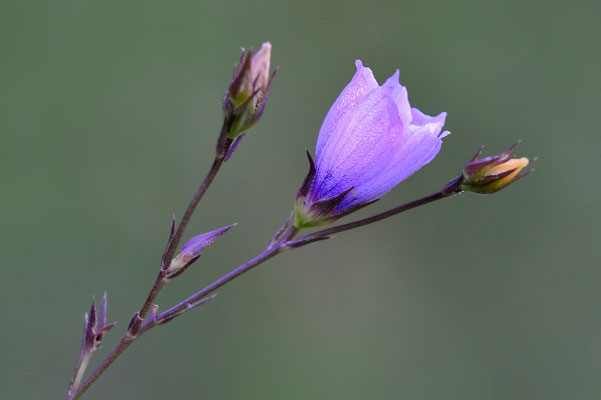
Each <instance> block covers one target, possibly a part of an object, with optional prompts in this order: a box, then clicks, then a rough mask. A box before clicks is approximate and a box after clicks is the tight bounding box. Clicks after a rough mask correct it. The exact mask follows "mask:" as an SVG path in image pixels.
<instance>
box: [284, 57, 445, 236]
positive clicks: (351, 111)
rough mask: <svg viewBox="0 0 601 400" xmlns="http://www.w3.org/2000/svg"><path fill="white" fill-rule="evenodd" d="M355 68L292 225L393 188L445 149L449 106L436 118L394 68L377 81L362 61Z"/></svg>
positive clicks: (316, 221) (326, 126)
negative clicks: (412, 99) (412, 101)
mask: <svg viewBox="0 0 601 400" xmlns="http://www.w3.org/2000/svg"><path fill="white" fill-rule="evenodd" d="M355 65H356V66H357V72H356V73H355V76H354V77H353V80H352V81H351V82H350V83H349V84H348V85H347V86H346V88H344V90H343V91H342V93H340V96H338V99H337V100H336V102H335V103H334V105H333V106H332V108H330V111H329V112H328V115H327V116H326V118H325V120H324V122H323V124H322V126H321V129H320V131H319V137H318V139H317V146H316V157H315V163H313V161H312V160H311V157H310V156H309V161H310V163H311V169H310V171H309V174H308V175H307V178H306V179H305V182H304V184H303V186H302V187H301V189H300V191H299V193H298V196H297V200H296V207H295V221H294V223H295V226H296V227H298V228H300V227H307V226H315V225H320V224H324V223H328V222H331V221H332V220H334V219H337V218H340V217H341V216H343V215H346V214H348V213H350V212H352V211H354V210H356V209H358V208H360V207H362V206H365V205H367V204H369V203H371V202H373V201H375V200H377V199H379V198H380V197H382V196H383V195H384V194H385V193H387V192H388V191H390V189H392V188H393V187H395V186H396V185H397V184H399V183H400V182H401V181H403V180H404V179H406V178H407V177H409V176H410V175H411V174H413V173H414V172H416V171H417V170H418V169H420V168H421V167H422V166H424V165H426V164H427V163H429V162H430V161H431V160H432V159H433V158H434V157H435V156H436V154H438V151H439V150H440V146H441V145H442V140H441V138H443V137H444V136H446V135H448V134H449V132H448V131H445V132H443V133H442V134H441V130H442V127H443V125H444V122H445V118H446V113H444V112H443V113H440V114H439V115H437V116H435V117H431V116H429V115H426V114H424V113H422V112H421V111H419V110H418V109H417V108H412V107H411V106H410V105H409V99H408V97H407V89H405V87H403V86H401V85H400V84H399V71H398V70H397V71H396V72H395V73H394V74H393V75H392V76H391V77H390V78H388V80H386V82H385V83H384V84H383V85H382V86H379V85H378V82H377V81H376V80H375V78H374V76H373V73H372V72H371V70H370V69H369V68H366V67H364V66H363V64H362V63H361V61H359V60H357V61H356V63H355Z"/></svg>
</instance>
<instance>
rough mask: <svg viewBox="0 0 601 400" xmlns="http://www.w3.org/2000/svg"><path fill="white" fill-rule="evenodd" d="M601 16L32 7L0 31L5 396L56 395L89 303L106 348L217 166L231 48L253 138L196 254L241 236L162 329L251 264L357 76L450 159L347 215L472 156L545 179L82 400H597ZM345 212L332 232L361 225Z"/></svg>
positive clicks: (467, 209)
mask: <svg viewBox="0 0 601 400" xmlns="http://www.w3.org/2000/svg"><path fill="white" fill-rule="evenodd" d="M600 16H601V6H600V3H599V2H598V1H590V2H584V1H582V2H580V1H575V2H568V1H560V0H552V1H531V2H526V1H517V0H516V1H456V2H451V1H443V0H440V1H419V2H410V1H380V0H374V1H369V2H362V1H331V2H323V1H305V2H300V1H298V2H291V3H286V2H279V1H271V2H241V1H231V2H228V1H222V2H217V1H176V2H168V1H148V0H146V1H82V0H77V1H75V0H73V1H36V2H29V1H23V2H10V3H4V4H3V5H2V10H1V13H0V22H1V23H0V33H1V36H0V37H1V39H0V40H1V41H2V46H1V54H2V62H1V64H0V82H1V85H0V88H1V90H0V183H1V185H2V200H1V204H2V207H0V220H1V227H2V228H1V234H2V238H1V241H0V243H1V245H0V246H1V250H2V260H3V261H2V270H3V276H2V279H1V280H0V302H1V304H2V310H3V312H2V319H1V320H2V322H1V325H0V329H1V331H0V334H1V338H2V340H1V345H0V346H1V351H2V362H1V364H0V387H1V393H2V395H1V397H2V398H3V399H46V398H48V399H56V398H63V396H64V393H65V391H66V388H67V384H68V380H69V377H70V374H71V371H72V367H73V364H74V362H75V359H76V353H77V351H78V349H79V341H80V334H81V329H82V323H83V314H84V312H85V311H86V310H87V309H88V307H89V302H90V300H91V298H92V296H93V295H95V296H96V298H99V297H100V296H101V295H102V293H103V292H104V291H105V290H107V291H108V294H109V318H110V319H111V320H117V321H118V322H119V323H118V326H117V328H115V330H114V331H113V332H111V334H110V335H109V336H108V337H107V338H106V341H105V344H104V348H103V349H102V350H100V352H99V353H98V355H97V356H96V357H95V360H94V362H93V365H92V367H94V366H95V365H96V363H98V362H99V361H100V359H101V358H102V357H103V356H104V355H106V354H107V353H108V351H109V350H110V349H111V348H112V347H113V346H114V345H115V344H116V343H117V341H118V339H119V337H120V335H121V333H122V332H123V329H124V328H125V327H126V325H127V322H128V321H129V319H130V317H131V315H132V313H133V312H134V311H135V310H136V308H137V307H139V306H140V305H141V302H142V300H143V297H144V296H145V295H146V292H147V290H148V288H149V287H150V285H151V284H152V282H153V280H154V277H155V273H156V269H157V267H158V260H159V258H160V255H161V252H162V250H163V246H164V244H165V241H166V238H167V234H168V228H169V225H170V219H171V215H172V214H173V213H175V214H176V215H177V216H181V215H182V213H183V211H184V209H185V207H186V204H187V202H188V200H189V198H190V197H191V195H192V193H193V192H194V190H195V189H196V186H197V185H198V183H199V182H200V179H201V177H202V176H203V175H204V173H205V171H206V169H207V168H208V167H209V165H210V161H211V157H212V155H213V149H214V144H215V141H216V135H217V132H218V130H219V128H220V123H221V109H220V101H221V96H222V94H223V92H224V91H225V88H226V86H227V85H228V83H229V81H230V78H231V73H232V68H233V65H234V62H235V61H236V60H237V58H238V56H239V49H240V47H241V46H244V47H254V48H255V49H258V48H259V47H260V44H261V42H263V41H271V42H272V44H273V58H272V63H273V65H275V66H279V67H280V70H279V72H278V75H277V77H276V79H275V82H274V84H273V88H272V91H271V94H270V98H269V102H268V106H267V109H266V111H265V114H264V116H263V119H262V121H261V122H260V123H259V125H258V126H257V127H256V128H255V129H254V130H253V131H251V134H250V135H249V136H247V138H246V139H245V140H244V142H243V143H242V145H241V146H240V147H239V149H238V151H237V153H236V156H235V157H234V158H233V159H232V160H231V161H230V162H228V164H227V165H226V168H224V169H223V170H222V171H221V173H220V174H219V176H218V178H217V179H216V181H215V183H214V185H213V186H212V187H211V189H210V191H209V192H208V194H207V196H206V198H205V199H204V200H203V201H202V203H201V207H200V209H199V210H198V212H197V214H196V215H195V217H194V219H193V220H192V223H191V225H190V226H189V230H188V234H187V237H190V236H192V235H193V234H198V233H202V232H205V231H208V230H211V229H215V228H217V227H220V226H223V225H226V224H229V223H232V222H238V226H237V227H236V228H235V229H234V230H232V231H231V232H230V233H228V234H227V235H226V236H225V237H224V238H222V239H220V240H219V241H217V242H216V243H215V244H214V245H213V246H212V247H210V248H209V249H208V250H207V251H205V253H204V256H203V257H202V258H201V260H200V261H199V262H198V263H197V264H196V265H195V266H194V267H193V268H191V269H190V270H189V271H188V272H186V274H185V275H183V277H182V278H181V279H179V280H177V281H175V282H174V283H172V284H170V285H169V286H168V287H166V288H165V290H164V292H163V293H162V294H161V296H160V297H159V299H158V303H159V305H160V306H161V308H163V309H165V308H167V307H169V306H170V305H173V304H174V303H176V302H177V301H178V300H180V299H181V298H183V297H184V296H186V295H189V294H191V293H193V292H194V291H196V290H197V289H199V288H200V287H201V286H203V285H204V284H207V283H209V282H210V281H211V280H213V279H215V278H217V277H218V276H220V275H221V274H223V273H225V272H227V271H229V270H230V269H232V268H233V267H235V266H236V265H238V264H240V263H242V262H244V261H246V260H247V259H249V258H250V257H252V256H254V255H255V254H257V253H258V252H260V251H261V250H262V249H263V248H264V246H265V245H266V243H267V241H268V240H269V238H270V237H271V235H272V233H273V232H274V231H275V229H277V228H278V227H279V226H280V224H281V222H282V221H283V219H284V218H285V217H286V216H287V215H288V212H289V210H290V209H291V206H292V202H293V197H294V195H295V193H296V190H297V189H298V187H299V185H300V183H301V182H302V180H303V178H304V176H305V173H306V170H307V165H306V159H305V154H304V150H305V148H309V149H313V148H314V145H315V140H316V137H317V132H318V130H319V127H320V125H321V122H322V120H323V118H324V116H325V114H326V112H327V110H328V108H329V106H330V105H331V103H332V102H333V101H334V99H335V98H336V97H337V95H338V93H339V92H340V91H341V90H342V88H343V87H344V86H345V85H346V84H347V82H348V81H349V80H350V79H351V77H352V75H353V73H354V71H355V67H354V61H355V59H356V58H361V59H362V60H363V61H364V63H365V65H367V66H369V67H371V68H372V69H373V71H374V73H375V75H376V78H377V79H378V80H379V81H380V82H383V80H385V79H386V78H387V77H388V76H389V75H391V74H392V73H393V72H394V70H395V69H396V68H399V69H400V71H401V82H402V83H403V84H404V85H406V86H407V88H408V90H409V97H410V101H411V103H412V104H413V105H415V106H417V107H419V108H420V109H421V110H422V111H424V112H426V113H429V114H437V113H438V112H440V111H443V110H444V111H447V112H448V118H447V125H446V128H447V129H449V130H451V131H452V133H453V134H452V135H451V136H450V137H448V138H446V139H445V144H444V146H443V150H442V151H441V153H440V154H439V156H438V157H437V158H436V159H435V160H434V161H433V162H432V163H431V164H429V165H428V166H427V167H425V168H424V169H423V170H421V171H419V172H418V173H417V174H415V175H414V176H412V177H411V178H410V179H408V180H407V181H406V182H404V183H403V184H401V185H400V186H399V187H397V188H396V189H395V190H393V191H392V192H391V193H390V194H388V195H387V196H386V197H385V198H384V199H383V200H382V201H380V202H378V203H377V204H375V205H373V206H371V207H369V208H367V209H364V210H362V211H361V213H359V214H358V215H356V216H353V218H356V217H360V216H367V215H369V214H371V213H375V212H377V211H381V210H384V209H387V208H390V207H393V206H395V205H397V204H400V203H402V202H405V201H408V200H412V199H414V198H416V197H420V196H423V195H426V194H429V193H431V192H433V191H435V190H437V189H439V188H440V187H441V185H444V184H445V183H446V181H447V179H449V178H451V177H453V176H455V175H456V174H457V173H458V171H459V169H460V168H461V167H462V166H463V164H464V163H465V162H466V160H467V159H468V158H469V157H470V156H471V155H472V154H473V152H474V151H475V150H476V148H477V147H478V146H480V145H481V144H486V145H487V147H486V149H485V152H486V153H487V154H495V153H498V152H500V151H502V150H504V149H505V148H506V147H507V146H508V145H510V144H512V143H513V142H514V141H515V140H516V139H524V142H523V143H522V145H520V147H519V148H518V150H517V154H518V155H520V156H539V157H540V158H539V160H538V161H536V163H535V167H536V168H537V171H536V172H535V173H534V174H532V175H530V176H528V177H527V178H526V179H524V180H522V181H520V182H519V183H516V184H515V185H513V186H512V187H510V188H508V189H507V190H504V191H502V192H500V193H498V194H496V195H494V196H490V197H482V196H476V195H468V194H466V195H462V196H458V197H455V198H452V199H449V200H444V201H442V202H439V203H435V204H432V205H429V206H426V207H423V208H420V209H417V210H413V211H411V212H409V213H407V214H405V215H402V216H397V217H395V218H393V219H390V220H387V221H384V222H381V223H379V224H377V225H372V226H369V227H366V228H362V229H360V230H357V231H352V232H347V233H342V234H339V235H337V237H336V238H335V239H334V240H330V241H326V242H322V243H317V244H314V245H312V246H310V247H306V248H303V249H299V250H297V251H294V252H290V253H287V254H284V255H282V256H278V257H277V258H275V259H273V260H271V261H269V262H268V263H267V264H265V265H263V266H261V267H260V268H259V269H257V270H255V271H254V272H252V273H251V274H249V275H247V276H244V277H242V278H241V279H238V280H236V281H234V282H233V283H231V284H230V285H228V286H226V287H224V288H222V289H221V290H219V295H218V296H217V298H216V299H215V300H214V301H213V302H210V303H209V304H207V305H205V306H203V307H202V308H200V309H198V310H195V311H194V312H191V313H189V314H187V315H185V316H183V317H181V318H180V319H178V320H176V321H175V322H173V323H172V324H169V325H166V326H164V327H162V328H159V329H156V330H154V331H151V332H149V334H147V335H145V336H144V337H143V338H142V339H141V340H140V341H139V342H137V343H135V344H134V345H133V346H132V347H131V348H130V349H128V350H127V352H126V353H124V355H123V356H122V357H121V358H120V359H119V360H118V361H117V362H116V363H115V364H114V365H113V366H112V367H111V368H110V369H109V370H108V371H107V372H106V374H105V375H104V376H103V377H102V378H101V379H100V380H99V381H98V382H97V383H96V384H95V385H94V386H93V387H92V388H91V390H90V391H89V392H88V393H87V394H86V396H85V397H84V398H85V399H90V400H92V399H107V398H108V399H164V398H172V397H175V398H179V399H188V398H191V399H241V398H243V399H291V400H292V399H372V398H373V399H533V398H536V399H539V398H540V399H566V398H577V399H598V398H600V397H601V290H600V285H601V263H600V261H601V251H600V249H599V238H600V233H601V232H600V228H599V222H600V217H601V209H600V207H599V196H600V194H601V193H600V192H601V189H600V185H599V172H600V171H599V162H600V161H601V151H600V148H601V138H600V137H601V135H600V134H599V126H598V119H599V116H600V111H599V110H600V106H601V101H600V98H601V77H600V75H599V71H600V70H601V55H600V54H601V52H600V51H599V39H600V38H601V28H600V25H599V17H600ZM351 219H352V218H347V219H346V220H347V221H350V220H351Z"/></svg>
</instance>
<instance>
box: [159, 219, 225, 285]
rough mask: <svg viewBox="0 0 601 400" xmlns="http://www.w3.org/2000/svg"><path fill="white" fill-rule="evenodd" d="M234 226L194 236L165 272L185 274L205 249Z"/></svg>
mask: <svg viewBox="0 0 601 400" xmlns="http://www.w3.org/2000/svg"><path fill="white" fill-rule="evenodd" d="M234 225H235V224H234ZM234 225H228V226H224V227H223V228H219V229H217V230H214V231H211V232H207V233H203V234H202V235H198V236H194V237H193V238H192V239H190V240H188V242H187V243H186V244H185V245H183V246H182V251H181V253H179V254H178V255H177V256H176V257H175V258H174V259H173V260H171V264H170V265H169V267H168V268H167V269H166V270H165V271H167V272H173V273H178V272H179V271H180V270H182V272H183V269H186V268H188V267H189V266H190V264H192V263H193V262H194V261H196V260H197V259H198V257H200V253H201V252H202V250H203V249H204V248H205V247H207V246H208V245H210V244H211V243H213V242H214V241H215V239H217V238H218V237H219V236H221V235H223V234H224V233H225V232H227V231H229V230H230V229H231V228H232V227H233V226H234ZM178 275H179V274H178Z"/></svg>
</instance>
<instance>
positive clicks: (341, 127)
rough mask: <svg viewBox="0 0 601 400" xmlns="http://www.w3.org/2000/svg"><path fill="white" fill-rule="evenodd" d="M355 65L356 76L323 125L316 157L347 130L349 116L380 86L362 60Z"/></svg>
mask: <svg viewBox="0 0 601 400" xmlns="http://www.w3.org/2000/svg"><path fill="white" fill-rule="evenodd" d="M355 66H356V67H357V72H355V76H353V79H352V80H351V82H350V83H349V84H348V85H347V86H346V87H345V88H344V89H343V90H342V92H341V93H340V95H339V96H338V98H337V99H336V101H335V102H334V104H333V105H332V107H331V108H330V111H328V115H326V118H325V120H324V121H323V124H322V125H321V129H320V130H319V137H318V138H317V146H316V154H315V156H316V158H319V157H320V154H321V152H322V151H323V148H324V147H325V145H326V143H327V142H328V141H329V140H330V139H331V137H332V136H336V135H339V134H342V133H344V132H345V130H346V128H347V126H348V123H349V116H350V115H352V113H353V112H354V110H355V109H356V108H357V106H358V105H359V104H361V101H362V100H363V99H364V98H365V97H366V96H367V95H368V94H369V93H370V92H371V91H372V90H374V89H376V88H378V87H379V86H378V82H377V81H376V79H375V78H374V74H373V73H372V72H371V69H369V68H367V67H364V66H363V63H362V62H361V60H357V61H355Z"/></svg>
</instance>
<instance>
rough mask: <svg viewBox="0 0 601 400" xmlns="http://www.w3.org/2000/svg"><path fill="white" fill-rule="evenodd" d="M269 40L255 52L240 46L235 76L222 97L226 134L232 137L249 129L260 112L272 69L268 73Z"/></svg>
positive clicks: (229, 137)
mask: <svg viewBox="0 0 601 400" xmlns="http://www.w3.org/2000/svg"><path fill="white" fill-rule="evenodd" d="M270 61H271V44H270V43H269V42H266V43H263V45H262V46H261V49H260V50H259V51H258V52H257V53H256V54H255V55H253V54H252V50H249V51H248V52H246V51H244V50H242V55H241V56H240V61H239V62H238V65H237V66H236V68H235V69H234V78H233V80H232V83H231V84H230V86H229V88H228V91H227V92H226V94H225V97H224V99H223V113H224V118H225V120H226V121H227V122H228V127H229V129H228V131H227V138H228V139H235V138H236V137H238V136H240V135H241V134H243V133H244V132H246V131H247V130H248V129H250V128H251V127H252V126H253V125H254V124H255V123H256V122H257V121H258V120H259V118H261V115H262V114H263V109H264V108H265V102H266V101H267V95H268V93H269V87H270V86H271V81H272V80H273V77H274V75H275V71H274V73H273V74H271V76H270V75H269V64H270Z"/></svg>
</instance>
